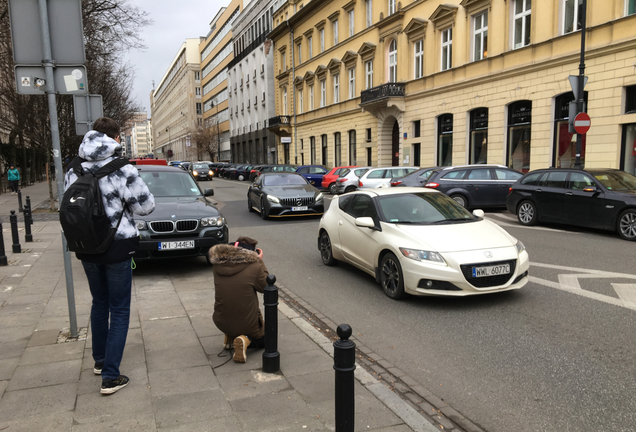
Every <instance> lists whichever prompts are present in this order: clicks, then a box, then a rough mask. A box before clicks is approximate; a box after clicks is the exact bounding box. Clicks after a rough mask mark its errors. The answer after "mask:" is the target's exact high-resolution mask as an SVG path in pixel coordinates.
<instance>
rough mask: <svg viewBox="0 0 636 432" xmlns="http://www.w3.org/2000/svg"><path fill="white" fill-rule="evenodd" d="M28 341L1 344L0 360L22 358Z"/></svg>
mask: <svg viewBox="0 0 636 432" xmlns="http://www.w3.org/2000/svg"><path fill="white" fill-rule="evenodd" d="M27 343H29V341H28V339H20V340H15V341H10V342H6V343H0V360H3V359H8V358H14V357H17V358H20V357H22V356H23V355H24V350H25V349H26V346H27Z"/></svg>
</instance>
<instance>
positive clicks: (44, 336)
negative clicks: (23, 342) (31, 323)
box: [27, 330, 60, 347]
mask: <svg viewBox="0 0 636 432" xmlns="http://www.w3.org/2000/svg"><path fill="white" fill-rule="evenodd" d="M59 334H60V331H59V330H40V331H34V332H33V334H32V335H31V339H29V343H28V345H27V346H30V347H31V346H40V345H53V344H56V343H57V337H58V336H59Z"/></svg>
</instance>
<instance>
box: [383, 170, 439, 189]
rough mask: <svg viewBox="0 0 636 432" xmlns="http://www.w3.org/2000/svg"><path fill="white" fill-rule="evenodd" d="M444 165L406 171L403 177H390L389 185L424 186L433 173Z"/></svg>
mask: <svg viewBox="0 0 636 432" xmlns="http://www.w3.org/2000/svg"><path fill="white" fill-rule="evenodd" d="M443 168H444V167H429V168H420V169H418V170H417V171H413V172H412V173H408V174H407V175H405V176H404V177H400V178H394V179H391V186H393V187H396V186H399V187H424V185H426V183H427V182H428V179H429V177H430V176H432V175H433V173H435V172H437V171H439V170H441V169H443Z"/></svg>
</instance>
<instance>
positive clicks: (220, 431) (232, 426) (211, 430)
mask: <svg viewBox="0 0 636 432" xmlns="http://www.w3.org/2000/svg"><path fill="white" fill-rule="evenodd" d="M241 430H242V429H241V426H240V425H239V422H238V420H237V419H236V417H234V416H233V415H231V416H229V417H219V418H215V419H214V421H202V422H195V423H186V424H181V425H179V426H173V427H167V428H159V429H157V431H159V432H227V431H236V432H239V431H241Z"/></svg>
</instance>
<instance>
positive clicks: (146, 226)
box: [135, 165, 229, 260]
mask: <svg viewBox="0 0 636 432" xmlns="http://www.w3.org/2000/svg"><path fill="white" fill-rule="evenodd" d="M137 169H138V170H139V175H140V176H141V178H142V179H143V180H144V182H145V183H146V184H147V185H148V189H150V192H151V193H152V194H153V195H154V197H155V210H154V211H153V212H152V213H151V214H149V215H146V216H135V222H136V224H137V228H138V229H139V236H140V242H139V250H138V251H137V252H136V253H135V260H145V259H173V258H177V257H196V256H201V255H203V256H205V257H206V258H207V254H208V250H209V249H210V248H211V247H212V246H214V245H216V244H219V243H227V242H228V241H229V232H228V226H227V224H226V222H225V218H224V217H223V215H222V214H221V212H220V211H219V210H218V209H217V208H216V206H215V205H214V203H213V202H212V201H210V200H209V199H208V197H210V196H213V195H214V190H213V189H206V190H205V191H204V192H201V189H200V188H199V186H198V185H197V183H196V182H195V181H194V179H193V178H192V176H190V174H189V173H187V172H184V171H183V170H180V169H177V168H176V167H169V166H159V165H139V166H137Z"/></svg>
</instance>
